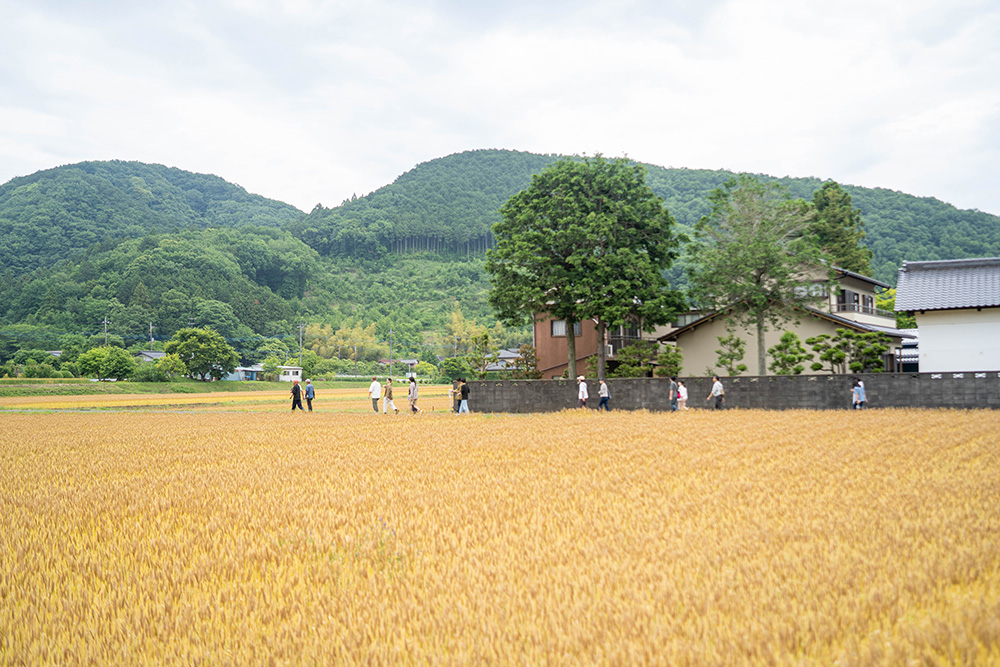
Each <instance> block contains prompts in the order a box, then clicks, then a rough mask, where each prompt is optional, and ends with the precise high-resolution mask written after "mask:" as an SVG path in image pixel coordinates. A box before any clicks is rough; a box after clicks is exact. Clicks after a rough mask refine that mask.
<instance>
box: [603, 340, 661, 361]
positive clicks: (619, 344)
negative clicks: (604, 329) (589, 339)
mask: <svg viewBox="0 0 1000 667" xmlns="http://www.w3.org/2000/svg"><path fill="white" fill-rule="evenodd" d="M635 343H639V344H640V345H646V346H648V347H651V348H653V347H656V346H657V342H656V341H655V340H648V339H645V338H639V337H638V336H608V346H609V347H610V348H611V349H610V350H609V351H608V352H609V354H608V356H609V357H615V356H618V351H619V350H621V349H622V348H623V347H626V346H628V345H634V344H635Z"/></svg>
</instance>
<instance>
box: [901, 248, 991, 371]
mask: <svg viewBox="0 0 1000 667" xmlns="http://www.w3.org/2000/svg"><path fill="white" fill-rule="evenodd" d="M896 310H898V311H905V312H908V313H912V314H913V315H914V317H916V320H917V329H918V330H919V332H920V347H919V350H920V372H921V373H936V372H951V371H962V372H971V371H1000V257H987V258H981V259H951V260H945V261H937V262H903V266H902V268H900V269H899V279H898V280H897V281H896Z"/></svg>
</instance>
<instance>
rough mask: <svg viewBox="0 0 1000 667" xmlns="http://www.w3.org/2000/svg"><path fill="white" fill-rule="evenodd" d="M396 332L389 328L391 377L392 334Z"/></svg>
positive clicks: (390, 374) (390, 367)
mask: <svg viewBox="0 0 1000 667" xmlns="http://www.w3.org/2000/svg"><path fill="white" fill-rule="evenodd" d="M394 333H396V332H395V331H393V330H392V329H389V377H392V334H394Z"/></svg>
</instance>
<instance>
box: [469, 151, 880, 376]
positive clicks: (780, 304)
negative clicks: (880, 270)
mask: <svg viewBox="0 0 1000 667" xmlns="http://www.w3.org/2000/svg"><path fill="white" fill-rule="evenodd" d="M709 202H710V211H709V213H708V215H706V216H704V217H702V218H701V220H699V222H698V223H697V225H695V228H694V239H693V240H692V242H691V243H690V244H689V245H688V257H689V262H688V265H687V268H688V272H687V273H688V280H689V283H690V290H689V297H690V299H691V302H692V305H694V306H695V307H696V308H700V309H707V310H721V309H726V310H727V311H728V312H729V320H730V322H731V323H732V325H733V326H734V327H735V326H737V325H747V326H751V327H753V328H754V329H756V332H757V340H758V346H759V348H758V358H759V359H760V368H759V369H758V372H759V374H760V375H765V374H766V369H765V364H766V351H765V349H764V347H765V343H764V340H765V339H764V333H765V332H766V331H767V330H768V329H769V328H772V327H780V326H781V325H782V324H783V323H784V322H786V321H788V320H790V319H794V318H795V316H796V314H797V312H798V309H800V308H801V307H802V306H804V305H808V304H811V303H815V302H816V301H817V300H818V298H819V297H818V296H813V294H814V292H813V291H812V290H810V289H809V287H810V286H811V285H812V284H813V283H814V281H815V276H816V273H817V272H820V273H821V275H822V272H826V273H827V275H828V277H829V278H830V279H831V280H832V275H833V274H832V266H833V265H837V266H839V267H840V268H844V269H848V270H851V271H856V272H859V273H866V272H867V271H868V268H869V264H868V263H869V262H870V260H871V253H870V252H869V251H867V250H866V249H865V248H864V246H863V245H862V241H863V239H864V227H863V223H862V220H861V217H860V214H859V213H858V212H857V210H856V209H854V208H853V206H852V204H851V198H850V196H849V195H848V194H847V193H846V192H844V190H843V189H842V188H841V187H840V186H839V185H837V184H836V183H832V182H831V183H826V184H824V185H823V186H822V187H821V188H820V189H819V190H817V191H816V193H815V195H814V198H813V201H812V202H807V201H804V200H801V199H793V198H792V197H791V196H790V195H789V193H788V192H787V190H786V189H785V188H783V187H782V186H780V185H778V184H777V183H774V182H772V181H763V180H760V179H757V178H754V177H752V176H748V175H741V176H737V177H735V178H733V179H731V180H729V181H727V182H726V183H724V184H723V185H722V186H721V187H719V188H717V189H716V190H714V191H713V192H712V194H711V195H710V197H709ZM500 212H501V216H502V220H501V221H500V222H498V223H497V224H496V225H494V227H493V233H494V236H495V237H496V239H497V245H496V248H494V249H492V250H490V251H489V252H487V262H486V269H487V271H488V272H489V273H490V275H491V281H492V291H491V293H490V303H491V305H492V306H493V308H494V309H495V310H496V312H497V314H498V316H499V317H500V318H501V320H502V321H505V322H507V323H511V324H519V323H522V322H524V321H526V319H527V318H529V317H532V316H534V315H535V314H538V313H547V314H548V315H550V316H551V317H554V318H556V319H562V320H565V321H566V336H567V347H568V363H569V375H570V376H571V377H572V376H575V375H576V346H575V337H574V333H573V326H572V324H573V323H575V322H579V321H581V320H583V319H593V320H595V321H596V322H597V332H598V340H603V339H604V332H605V331H606V328H607V326H608V325H621V324H626V323H628V324H631V325H633V326H634V325H639V326H641V327H642V328H643V329H644V330H647V331H651V330H652V329H653V328H654V327H655V326H657V325H659V324H663V323H666V322H668V321H669V320H670V319H671V318H672V317H673V316H674V315H675V314H677V313H678V312H679V311H680V310H681V309H683V308H684V307H685V305H686V304H685V301H684V299H683V298H682V297H681V295H680V293H679V292H678V291H677V290H675V289H672V288H671V286H670V285H669V284H668V282H667V280H666V279H665V278H664V274H665V272H666V271H667V270H668V269H669V268H670V266H671V264H672V262H673V261H674V260H675V259H677V257H678V255H679V253H680V247H681V244H682V242H683V241H684V240H686V239H685V237H684V236H683V235H681V234H679V233H678V232H677V230H676V225H675V222H674V220H673V218H672V217H671V216H670V214H669V213H668V212H667V210H666V208H665V207H664V204H663V200H662V199H661V198H660V197H658V196H656V195H655V194H654V193H653V191H652V190H651V189H650V188H649V186H647V185H646V183H645V170H644V169H643V167H642V166H641V165H638V164H635V163H631V162H629V161H627V160H625V159H617V160H606V159H604V158H603V157H601V156H599V155H598V156H596V157H594V158H585V159H582V160H576V159H563V160H559V161H557V162H555V163H554V164H552V165H550V166H549V167H547V168H545V169H544V170H543V171H542V172H541V173H539V174H537V175H536V176H535V177H533V178H532V181H531V185H530V186H529V187H528V188H527V189H525V190H523V191H521V192H520V193H518V194H516V195H514V196H513V197H511V199H510V200H509V201H508V202H507V204H505V205H504V206H503V208H501V210H500ZM604 355H605V347H604V346H603V345H599V346H598V355H597V369H596V370H597V374H598V376H600V377H603V376H604V375H605V370H606V368H605V365H606V360H605V356H604Z"/></svg>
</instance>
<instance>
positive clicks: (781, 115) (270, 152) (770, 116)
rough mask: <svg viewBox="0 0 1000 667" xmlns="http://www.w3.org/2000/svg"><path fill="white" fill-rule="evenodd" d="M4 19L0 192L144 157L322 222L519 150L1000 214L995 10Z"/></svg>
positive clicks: (392, 8)
mask: <svg viewBox="0 0 1000 667" xmlns="http://www.w3.org/2000/svg"><path fill="white" fill-rule="evenodd" d="M8 4H10V5H11V7H10V8H9V9H10V11H9V12H7V13H8V16H9V19H10V20H8V21H6V22H5V25H4V26H3V27H0V74H2V75H3V76H2V77H0V81H2V83H0V91H2V92H3V99H4V100H6V103H5V104H3V105H0V126H2V129H0V180H7V179H8V178H10V177H13V176H15V175H19V174H23V173H29V172H31V171H34V170H36V169H41V168H47V167H51V166H54V165H56V164H64V163H67V162H74V161H79V160H86V159H109V158H120V159H135V160H143V161H147V162H160V163H165V164H169V165H171V166H177V167H180V168H183V169H189V170H192V171H202V172H210V173H215V174H218V175H219V176H222V177H223V178H226V179H227V180H231V181H234V182H237V183H239V184H241V185H243V186H244V187H246V188H247V189H249V190H251V191H253V192H257V193H260V194H264V195H266V196H270V197H274V198H276V199H281V200H283V201H287V202H289V203H293V204H295V205H297V206H299V207H300V208H303V209H306V210H308V209H310V208H311V207H312V206H313V205H314V204H316V203H318V202H322V203H324V204H326V205H328V206H329V205H336V204H338V203H339V202H340V201H341V200H342V199H344V198H347V197H350V196H351V195H352V194H355V193H356V194H364V193H366V192H369V191H371V190H373V189H376V188H378V187H380V186H382V185H384V184H386V183H388V182H390V181H391V180H393V179H394V178H395V177H396V176H398V175H399V174H400V173H402V172H403V171H406V170H408V169H410V168H412V167H413V166H414V165H415V164H417V163H419V162H422V161H426V160H430V159H433V158H435V157H440V156H443V155H446V154H449V153H453V152H457V151H461V150H466V149H473V148H511V149H517V150H530V151H535V152H542V153H584V152H586V153H595V152H602V153H604V154H606V155H621V154H628V155H629V156H630V157H632V158H634V159H638V160H641V161H645V162H650V163H653V164H659V165H663V166H678V167H681V166H683V167H692V168H729V169H734V170H746V171H751V172H762V173H771V174H775V175H779V176H780V175H793V176H817V177H821V178H828V177H829V178H834V179H836V180H839V181H841V182H844V183H851V184H855V185H865V186H870V187H889V188H893V189H899V190H903V191H907V192H911V193H913V194H918V195H923V196H937V197H938V198H941V199H944V200H946V201H951V202H953V203H955V204H957V205H960V206H963V207H977V208H980V209H983V210H988V211H991V212H995V213H1000V193H998V192H997V191H996V189H995V188H994V187H993V184H992V183H991V182H988V181H990V180H991V179H990V177H989V174H990V173H995V172H996V170H997V167H998V157H997V156H998V152H1000V140H998V130H997V129H996V128H1000V123H998V121H1000V96H998V92H997V91H998V88H997V86H996V84H995V82H996V81H1000V60H998V57H997V47H996V44H998V43H1000V8H997V7H995V6H994V3H992V2H989V1H988V0H968V1H964V2H962V1H960V2H957V3H949V4H948V5H947V6H946V5H944V4H942V3H940V2H932V1H930V0H913V1H909V2H903V1H901V0H876V1H874V2H860V1H855V0H843V1H839V2H834V3H818V2H802V3H787V2H784V1H783V0H730V1H722V0H717V1H715V2H704V3H696V2H688V1H685V0H673V1H671V2H652V1H643V0H632V1H630V2H617V3H612V2H608V1H596V0H591V1H590V2H573V3H570V2H562V1H560V2H552V3H537V2H528V1H527V0H524V1H522V0H516V1H512V2H504V3H469V2H459V1H458V0H438V1H437V2H428V3H421V4H414V3H402V2H390V1H387V0H368V1H366V2H360V3H358V2H312V1H310V0H296V1H294V2H292V1H284V2H278V1H276V0H215V1H207V2H197V3H195V2H180V3H164V2H155V1H154V2H150V3H124V2H122V3H102V7H101V9H99V10H94V12H96V13H94V12H91V11H89V10H88V11H84V10H83V9H75V8H73V7H72V6H70V7H66V6H65V3H59V2H55V0H46V1H43V2H35V3H28V2H26V1H15V2H13V3H8Z"/></svg>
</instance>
